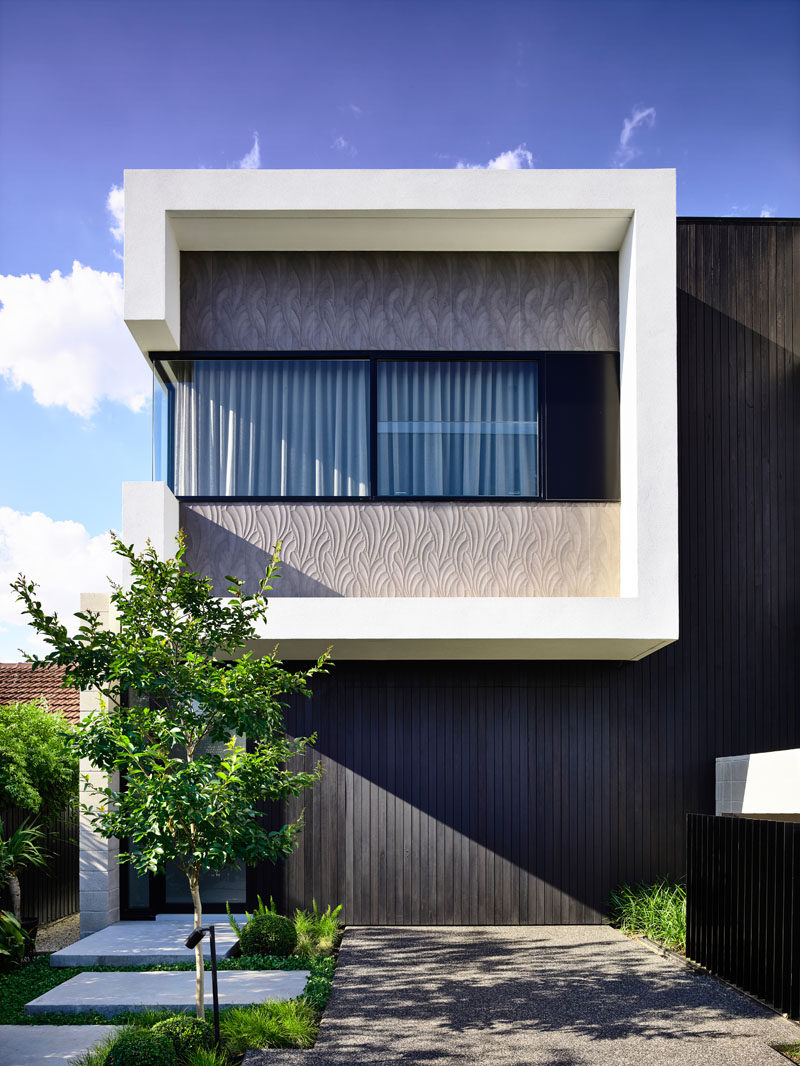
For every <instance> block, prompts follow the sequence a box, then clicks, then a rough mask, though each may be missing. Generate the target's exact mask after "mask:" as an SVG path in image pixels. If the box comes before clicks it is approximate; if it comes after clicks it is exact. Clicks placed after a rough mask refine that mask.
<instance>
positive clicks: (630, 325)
mask: <svg viewBox="0 0 800 1066" xmlns="http://www.w3.org/2000/svg"><path fill="white" fill-rule="evenodd" d="M675 245H676V235H675V172H674V171H673V170H639V171H636V170H584V171H580V170H557V171H552V170H551V171H547V170H526V171H482V170H389V171H384V170H372V171H364V170H341V171H336V170H334V171H289V170H283V171H265V170H258V171H227V170H226V171H214V170H200V171H194V170H190V171H180V170H164V171H148V170H133V171H126V173H125V320H126V322H127V324H128V326H129V328H130V330H131V332H132V334H133V336H134V338H135V339H136V341H137V343H138V345H139V347H140V348H141V349H142V351H143V352H144V353H145V356H148V354H149V352H151V351H178V350H179V345H180V302H179V284H180V276H179V273H180V251H181V250H206V251H215V250H216V251H235V250H276V249H282V250H354V249H359V250H378V249H383V250H416V251H434V250H439V251H441V250H450V251H474V250H493V251H503V250H506V251H509V250H518V251H519V250H522V251H617V252H619V281H620V347H621V397H620V403H621V410H620V434H621V486H622V492H621V535H620V578H621V581H620V596H619V597H615V598H607V599H606V598H588V597H587V598H583V597H564V598H530V599H525V598H488V599H487V598H484V599H478V598H458V599H445V598H426V599H412V598H395V599H375V598H369V599H367V598H365V599H335V598H331V599H327V598H324V599H314V600H309V599H300V598H298V599H277V600H273V601H272V605H271V618H270V625H269V633H268V637H269V640H270V641H271V642H272V641H275V640H279V641H280V644H281V652H282V654H283V655H284V657H286V658H289V657H296V656H303V657H305V656H308V655H312V654H314V653H316V652H318V651H319V650H320V649H321V648H323V647H325V646H327V645H328V644H331V643H333V644H334V645H335V647H336V655H337V657H338V658H340V659H344V658H349V659H360V658H366V659H389V658H391V659H394V658H400V659H404V658H405V659H410V658H428V659H443V658H482V659H495V658H501V659H502V658H547V659H575V658H587V659H639V658H642V657H644V656H645V655H648V654H650V653H651V652H653V651H655V650H656V649H658V648H660V647H663V646H664V645H665V644H668V643H670V642H672V641H674V640H676V639H677V637H678V471H677V381H676V281H675V278H676V273H675V271H676V250H675ZM153 520H154V521H155V512H154V513H153ZM164 535H165V531H164V528H163V527H161V526H159V525H158V523H157V522H156V524H155V525H154V526H153V529H152V533H151V536H153V537H154V538H158V539H159V540H160V541H161V542H162V543H163V539H164Z"/></svg>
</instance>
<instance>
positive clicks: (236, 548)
mask: <svg viewBox="0 0 800 1066" xmlns="http://www.w3.org/2000/svg"><path fill="white" fill-rule="evenodd" d="M181 525H182V527H183V528H184V529H185V530H186V532H187V534H188V537H189V549H188V559H187V561H188V564H189V566H190V567H191V568H192V570H196V571H199V572H200V573H203V574H206V575H208V577H210V578H211V579H212V581H213V582H214V586H215V590H216V591H217V593H218V594H222V593H223V592H224V591H225V589H226V587H227V583H226V581H225V575H226V574H234V575H236V576H238V577H241V578H243V579H245V581H246V582H247V585H248V587H249V588H251V589H253V588H254V587H255V585H256V583H257V581H258V580H259V578H261V577H262V576H263V574H264V567H265V565H266V562H267V559H268V558H269V556H270V554H271V551H272V548H273V546H274V545H275V544H276V543H277V542H278V541H281V542H282V549H281V556H282V560H283V562H282V565H281V576H280V578H279V580H278V581H277V582H276V585H275V588H274V592H273V595H274V596H356V597H359V596H360V597H368V596H618V595H619V504H617V503H554V504H548V503H541V504H533V505H531V504H517V503H510V504H505V503H504V504H498V503H486V504H482V503H463V504H461V503H452V502H447V503H438V502H437V503H397V504H393V503H359V502H356V501H352V500H351V501H349V502H347V503H342V504H338V503H337V504H329V503H319V504H317V503H299V504H296V503H285V504H282V503H274V504H273V503H268V504H267V503H256V502H253V503H182V504H181Z"/></svg>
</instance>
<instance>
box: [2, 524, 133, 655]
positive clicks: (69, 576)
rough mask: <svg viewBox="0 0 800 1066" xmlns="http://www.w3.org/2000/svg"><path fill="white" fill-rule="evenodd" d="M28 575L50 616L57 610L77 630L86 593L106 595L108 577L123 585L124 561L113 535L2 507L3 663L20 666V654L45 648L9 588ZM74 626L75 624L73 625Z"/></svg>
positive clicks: (66, 623)
mask: <svg viewBox="0 0 800 1066" xmlns="http://www.w3.org/2000/svg"><path fill="white" fill-rule="evenodd" d="M20 573H23V574H25V576H26V577H27V578H29V579H30V580H32V581H35V582H36V583H37V584H38V585H39V586H40V587H39V589H38V590H37V596H38V598H39V599H40V600H41V602H42V605H43V606H44V608H45V610H47V611H57V612H58V614H59V617H60V619H61V621H62V622H63V623H64V624H65V625H66V626H67V628H68V629H70V630H71V631H74V630H75V629H76V628H77V624H78V623H75V622H74V620H73V619H72V615H73V614H74V612H75V611H77V610H78V609H79V606H80V594H81V592H107V591H108V578H109V577H111V578H112V579H113V580H115V581H118V580H120V577H121V574H122V567H121V565H120V560H119V557H118V556H116V555H114V554H113V552H112V551H111V541H110V538H109V535H108V533H101V534H100V535H99V536H96V537H92V536H90V535H89V533H88V531H87V530H86V528H85V527H84V526H82V525H81V524H80V522H69V521H65V522H57V521H54V520H53V519H52V518H49V517H48V516H47V515H45V514H42V513H41V512H39V511H35V512H34V513H33V514H22V513H21V512H20V511H15V510H13V509H12V508H11V507H0V662H16V661H18V660H19V659H20V654H19V651H18V649H19V648H22V649H23V650H25V651H28V652H34V651H35V652H41V651H44V650H45V644H44V642H43V641H42V640H41V638H40V637H39V636H38V635H37V634H36V633H34V631H33V630H32V629H30V627H29V626H27V625H26V624H25V617H24V615H23V614H22V611H21V604H20V603H19V602H18V601H17V598H16V593H14V592H12V591H11V589H10V588H9V584H10V583H11V582H12V581H13V580H14V579H15V578H16V577H17V575H18V574H20ZM73 623H74V624H73Z"/></svg>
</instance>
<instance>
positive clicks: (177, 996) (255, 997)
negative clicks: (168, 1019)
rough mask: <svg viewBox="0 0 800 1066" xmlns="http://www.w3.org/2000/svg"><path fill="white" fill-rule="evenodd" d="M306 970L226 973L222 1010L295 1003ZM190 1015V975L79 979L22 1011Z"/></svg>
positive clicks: (117, 975) (208, 999) (86, 976)
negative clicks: (176, 1012)
mask: <svg viewBox="0 0 800 1066" xmlns="http://www.w3.org/2000/svg"><path fill="white" fill-rule="evenodd" d="M308 974H309V971H308V970H257V971H250V970H226V971H223V972H222V973H220V974H219V975H218V980H219V1003H220V1006H221V1007H246V1006H249V1005H250V1004H253V1003H266V1002H267V1001H268V1000H284V999H294V998H295V997H296V996H299V995H300V994H301V993H302V991H303V989H304V988H305V984H306V981H307V980H308ZM205 1001H206V1008H208V1009H210V1008H211V1006H212V997H211V974H210V973H208V972H207V973H206V981H205ZM158 1009H166V1010H188V1011H190V1010H194V973H192V972H191V971H188V970H182V971H179V972H172V973H170V972H158V971H157V972H155V973H146V972H145V973H79V974H77V975H76V976H75V977H71V978H70V979H69V980H68V981H65V982H64V983H63V984H61V985H58V987H57V988H51V989H50V991H49V992H45V993H44V995H42V996H38V997H37V998H36V999H32V1000H31V1001H30V1003H26V1005H25V1013H26V1014H51V1013H64V1014H78V1013H80V1012H82V1011H96V1012H97V1013H98V1014H102V1015H103V1016H104V1017H106V1018H110V1017H112V1016H113V1015H115V1014H119V1013H121V1012H122V1011H143V1010H158Z"/></svg>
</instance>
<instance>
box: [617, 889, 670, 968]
mask: <svg viewBox="0 0 800 1066" xmlns="http://www.w3.org/2000/svg"><path fill="white" fill-rule="evenodd" d="M611 924H612V925H615V926H616V927H617V928H618V929H621V930H622V932H623V933H628V934H630V935H634V936H647V937H650V938H651V939H652V940H656V941H657V942H658V943H659V944H663V945H664V947H667V948H671V949H673V950H676V951H685V950H686V889H685V888H684V887H683V885H681V884H674V883H672V882H670V881H669V880H668V879H666V878H663V879H662V880H660V881H656V882H655V883H654V884H640V885H622V887H621V888H619V889H618V890H617V891H616V892H612V893H611Z"/></svg>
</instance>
